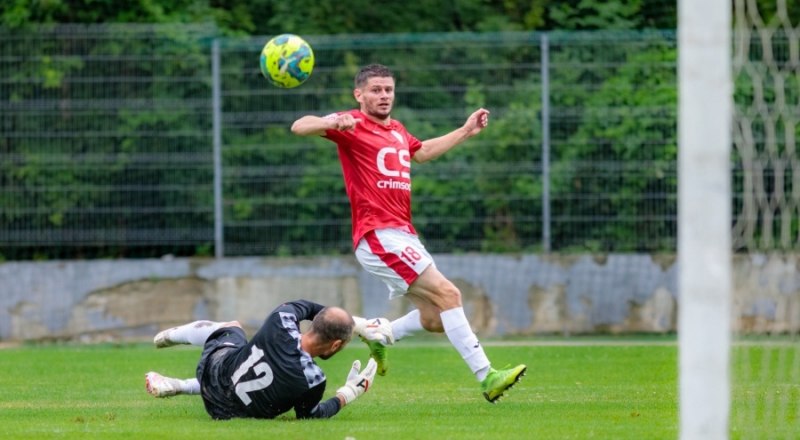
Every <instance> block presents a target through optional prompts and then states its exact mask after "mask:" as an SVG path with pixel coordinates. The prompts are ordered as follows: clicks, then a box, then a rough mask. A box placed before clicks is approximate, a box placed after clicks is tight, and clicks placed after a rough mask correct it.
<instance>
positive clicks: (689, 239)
mask: <svg viewBox="0 0 800 440" xmlns="http://www.w3.org/2000/svg"><path fill="white" fill-rule="evenodd" d="M731 15H732V14H731V3H730V0H703V1H698V0H679V3H678V87H679V95H678V96H679V98H678V102H679V107H678V109H679V112H678V113H679V116H678V167H679V168H678V264H679V271H680V273H679V277H678V287H679V288H678V290H679V295H680V301H679V304H680V308H679V316H678V343H679V382H680V385H679V394H680V398H679V404H680V438H681V439H682V440H694V439H702V440H718V439H727V438H728V419H729V412H730V372H729V369H730V367H729V357H730V346H731V336H730V332H731V328H730V323H731V287H732V286H731V284H732V282H731V280H732V278H731V258H732V250H731V175H730V152H731V118H732V107H733V104H732V102H733V95H732V85H731V82H732V80H731V48H730V47H731V42H732V39H731V35H732V33H731Z"/></svg>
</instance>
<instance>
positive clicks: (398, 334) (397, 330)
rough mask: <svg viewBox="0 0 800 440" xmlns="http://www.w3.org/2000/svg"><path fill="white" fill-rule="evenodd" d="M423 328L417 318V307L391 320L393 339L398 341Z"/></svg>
mask: <svg viewBox="0 0 800 440" xmlns="http://www.w3.org/2000/svg"><path fill="white" fill-rule="evenodd" d="M423 330H425V329H424V328H423V327H422V322H421V321H420V320H419V309H414V310H412V311H410V312H408V313H407V314H405V315H403V316H401V317H399V318H397V319H395V320H394V321H392V334H393V335H394V340H395V341H399V340H400V339H403V338H404V337H406V336H411V335H413V334H414V333H417V332H421V331H423Z"/></svg>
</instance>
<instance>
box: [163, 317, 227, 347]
mask: <svg viewBox="0 0 800 440" xmlns="http://www.w3.org/2000/svg"><path fill="white" fill-rule="evenodd" d="M222 324H224V323H223V322H214V321H195V322H190V323H188V324H184V325H182V326H180V327H174V328H172V329H170V330H169V340H170V341H172V342H175V343H178V344H192V345H199V346H203V345H205V343H206V339H208V337H209V336H211V333H214V332H215V331H217V329H219V328H220V327H222Z"/></svg>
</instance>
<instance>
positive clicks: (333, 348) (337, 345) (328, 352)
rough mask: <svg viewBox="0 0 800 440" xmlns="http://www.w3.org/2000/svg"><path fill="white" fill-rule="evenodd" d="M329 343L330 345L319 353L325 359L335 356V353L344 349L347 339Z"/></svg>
mask: <svg viewBox="0 0 800 440" xmlns="http://www.w3.org/2000/svg"><path fill="white" fill-rule="evenodd" d="M327 345H328V346H327V347H326V348H325V349H323V350H322V352H321V353H320V354H319V358H320V359H322V360H325V361H326V360H328V359H330V358H331V357H333V355H335V354H336V353H338V352H340V351H342V349H343V348H344V347H345V346H346V345H347V341H342V340H341V339H336V340H333V341H331V342H329V343H328V344H327Z"/></svg>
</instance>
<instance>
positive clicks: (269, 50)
mask: <svg viewBox="0 0 800 440" xmlns="http://www.w3.org/2000/svg"><path fill="white" fill-rule="evenodd" d="M259 66H260V67H261V74H262V75H264V77H265V78H267V79H268V80H269V81H270V82H271V83H272V84H274V85H276V86H278V87H282V88H284V89H290V88H292V87H297V86H299V85H300V84H303V83H304V82H306V80H307V79H308V77H309V76H311V71H312V70H313V69H314V52H313V51H312V50H311V46H309V45H308V43H306V41H305V40H303V39H302V38H300V37H298V36H297V35H293V34H282V35H278V36H277V37H275V38H273V39H271V40H269V41H268V42H267V44H265V45H264V48H263V49H262V50H261V60H260V62H259Z"/></svg>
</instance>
